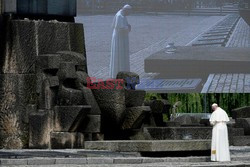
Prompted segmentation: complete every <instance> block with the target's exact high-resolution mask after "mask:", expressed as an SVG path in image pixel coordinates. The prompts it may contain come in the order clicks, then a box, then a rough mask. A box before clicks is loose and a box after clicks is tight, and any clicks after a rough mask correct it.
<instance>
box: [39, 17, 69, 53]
mask: <svg viewBox="0 0 250 167" xmlns="http://www.w3.org/2000/svg"><path fill="white" fill-rule="evenodd" d="M36 28H37V38H38V41H37V42H38V46H37V49H38V52H39V53H40V54H48V53H56V52H57V51H61V50H70V41H69V38H70V37H69V27H68V23H62V22H48V21H37V22H36Z"/></svg>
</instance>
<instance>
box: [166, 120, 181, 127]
mask: <svg viewBox="0 0 250 167" xmlns="http://www.w3.org/2000/svg"><path fill="white" fill-rule="evenodd" d="M165 125H166V127H180V126H181V124H180V123H179V122H176V121H167V122H165Z"/></svg>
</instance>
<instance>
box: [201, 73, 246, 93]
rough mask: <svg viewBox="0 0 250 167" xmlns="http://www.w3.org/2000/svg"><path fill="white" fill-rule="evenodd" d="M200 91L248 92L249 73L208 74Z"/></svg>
mask: <svg viewBox="0 0 250 167" xmlns="http://www.w3.org/2000/svg"><path fill="white" fill-rule="evenodd" d="M202 93H250V74H210V75H209V77H208V80H207V82H206V84H205V86H204V87H203V90H202Z"/></svg>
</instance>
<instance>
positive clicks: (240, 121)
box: [235, 118, 250, 135]
mask: <svg viewBox="0 0 250 167" xmlns="http://www.w3.org/2000/svg"><path fill="white" fill-rule="evenodd" d="M235 127H236V128H244V134H245V135H250V118H237V119H236V120H235Z"/></svg>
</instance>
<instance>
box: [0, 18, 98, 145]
mask: <svg viewBox="0 0 250 167" xmlns="http://www.w3.org/2000/svg"><path fill="white" fill-rule="evenodd" d="M5 26H6V32H5V33H4V34H5V39H6V41H5V42H4V48H5V49H4V51H3V52H2V53H1V54H2V55H1V58H0V64H1V67H0V102H1V104H0V118H1V119H0V129H1V130H0V139H1V141H2V142H1V143H0V148H22V147H24V148H27V147H28V146H30V147H31V148H48V147H49V146H50V144H51V143H50V142H51V140H50V132H52V131H53V129H54V128H55V129H56V130H58V131H59V130H65V131H66V130H67V131H74V130H75V129H77V128H78V127H77V126H79V125H78V124H79V122H81V121H80V120H81V119H83V118H84V116H83V115H81V114H80V113H81V112H80V111H79V112H78V114H77V112H74V111H75V110H74V109H75V108H77V107H78V105H87V102H88V103H89V101H87V100H86V98H88V97H89V96H83V91H82V90H81V89H79V86H77V83H76V80H77V76H78V75H77V74H78V73H87V65H86V53H85V45H84V33H83V32H84V31H83V26H82V24H76V23H65V22H54V21H33V20H10V21H9V22H8V23H7V24H6V25H5ZM78 78H79V77H78ZM81 86H82V87H83V86H85V83H83V85H81ZM82 89H84V88H82ZM92 97H93V95H92ZM91 100H92V101H94V100H95V99H93V98H92V99H91ZM60 104H61V105H68V106H67V107H69V109H68V110H63V111H64V112H61V113H60V114H58V113H57V114H55V113H54V111H53V110H54V108H55V106H56V105H60ZM91 105H93V103H91ZM70 107H71V108H70ZM41 109H42V110H41ZM89 110H90V109H89ZM70 111H72V112H73V114H72V113H68V112H70ZM89 112H90V111H89ZM96 112H97V113H99V114H100V111H98V110H97V109H96ZM67 113H68V114H67ZM85 115H87V113H86V114H85ZM55 117H56V118H57V121H58V122H60V121H61V122H62V120H64V121H63V123H64V125H65V126H64V125H63V126H61V124H60V127H53V125H55V122H54V121H55V120H54V118H55ZM66 118H70V119H66ZM74 119H75V120H74ZM65 120H67V121H68V122H67V121H65ZM53 122H54V123H53ZM59 136H60V135H59ZM56 138H58V136H57V137H56ZM58 140H59V139H58Z"/></svg>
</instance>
